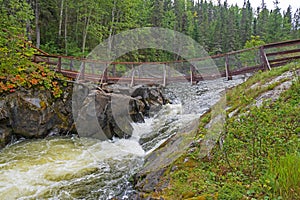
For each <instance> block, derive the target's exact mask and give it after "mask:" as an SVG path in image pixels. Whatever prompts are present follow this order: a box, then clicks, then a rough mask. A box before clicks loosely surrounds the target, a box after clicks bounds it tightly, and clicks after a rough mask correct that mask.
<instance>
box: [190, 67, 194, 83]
mask: <svg viewBox="0 0 300 200" xmlns="http://www.w3.org/2000/svg"><path fill="white" fill-rule="evenodd" d="M190 73H191V77H190V79H191V85H193V84H194V66H193V65H191V66H190Z"/></svg>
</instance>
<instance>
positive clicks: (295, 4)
mask: <svg viewBox="0 0 300 200" xmlns="http://www.w3.org/2000/svg"><path fill="white" fill-rule="evenodd" d="M214 1H215V2H217V0H214ZM264 1H265V4H266V5H267V8H268V9H269V10H272V9H273V8H274V4H273V1H274V0H264ZM278 1H279V7H280V8H281V11H284V10H286V9H287V8H288V6H289V5H291V6H292V11H293V12H295V11H296V9H297V8H300V0H278ZM221 2H222V3H223V2H224V0H221ZM227 2H228V4H229V5H231V4H234V5H235V4H236V3H237V4H238V6H239V7H242V6H243V4H244V0H227ZM261 2H262V0H250V3H251V6H252V8H254V9H255V10H256V8H257V7H258V6H260V5H261Z"/></svg>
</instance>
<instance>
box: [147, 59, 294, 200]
mask: <svg viewBox="0 0 300 200" xmlns="http://www.w3.org/2000/svg"><path fill="white" fill-rule="evenodd" d="M299 69H300V64H299V62H294V63H290V64H288V65H286V66H283V67H281V68H274V69H272V70H271V71H266V72H258V73H256V74H255V75H253V76H252V77H251V78H249V80H247V81H246V82H245V83H243V84H241V85H239V86H237V87H234V88H232V89H229V90H228V91H227V94H226V100H227V107H228V108H227V117H226V123H225V129H224V131H223V132H222V134H221V137H220V141H219V142H218V143H217V144H216V146H215V147H214V148H213V150H212V152H211V153H210V154H209V155H207V156H205V157H204V158H199V152H200V149H201V142H199V141H201V139H202V138H203V136H204V135H205V134H206V128H205V126H206V125H207V123H208V122H209V121H210V113H207V114H205V115H204V116H202V117H201V119H200V125H199V128H198V134H197V138H196V139H195V141H196V142H195V144H196V145H193V146H195V147H191V148H189V149H188V151H187V152H186V153H185V154H184V155H182V156H181V157H180V158H179V159H177V160H176V161H175V162H173V163H172V164H171V165H170V166H169V167H168V168H167V170H166V171H165V173H164V174H163V175H162V177H161V178H160V182H159V183H158V184H157V185H156V186H155V189H154V190H155V191H154V192H152V193H149V194H144V197H147V196H151V197H152V198H154V199H160V198H163V199H166V200H167V199H170V200H171V199H190V200H200V199H201V200H202V199H266V200H267V199H276V200H279V199H299V198H300V187H299V186H300V171H299V168H298V167H299V165H300V152H299V150H300V146H299V145H300V122H299V118H300V114H299V113H300V106H299V105H300V79H299ZM284 74H290V78H287V77H286V76H284ZM286 83H290V84H286ZM279 89H280V90H281V92H282V93H281V94H280V95H279V94H275V93H276V92H274V91H276V90H279ZM272 91H273V93H272V95H270V97H268V98H266V99H264V100H263V102H262V103H260V104H259V105H258V104H257V102H258V101H259V99H260V97H262V96H264V94H267V93H268V92H272ZM276 95H277V97H276V98H275V99H272V97H274V96H276ZM161 186H164V187H161Z"/></svg>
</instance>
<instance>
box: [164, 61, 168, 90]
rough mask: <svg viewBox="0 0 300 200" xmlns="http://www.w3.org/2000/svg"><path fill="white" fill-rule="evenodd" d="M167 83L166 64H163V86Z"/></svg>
mask: <svg viewBox="0 0 300 200" xmlns="http://www.w3.org/2000/svg"><path fill="white" fill-rule="evenodd" d="M166 85H167V64H166V63H165V64H164V75H163V86H164V87H166Z"/></svg>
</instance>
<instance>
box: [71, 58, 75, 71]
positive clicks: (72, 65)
mask: <svg viewBox="0 0 300 200" xmlns="http://www.w3.org/2000/svg"><path fill="white" fill-rule="evenodd" d="M73 69H74V64H73V59H71V60H70V71H73Z"/></svg>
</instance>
